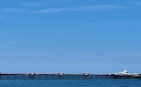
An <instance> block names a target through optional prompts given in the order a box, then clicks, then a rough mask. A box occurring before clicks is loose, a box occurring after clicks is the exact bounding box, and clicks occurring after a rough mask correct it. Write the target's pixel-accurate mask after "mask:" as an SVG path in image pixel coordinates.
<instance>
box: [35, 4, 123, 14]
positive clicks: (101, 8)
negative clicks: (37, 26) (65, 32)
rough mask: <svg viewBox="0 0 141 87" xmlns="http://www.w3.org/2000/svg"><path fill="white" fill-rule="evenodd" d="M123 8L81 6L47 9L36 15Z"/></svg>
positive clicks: (120, 7)
mask: <svg viewBox="0 0 141 87" xmlns="http://www.w3.org/2000/svg"><path fill="white" fill-rule="evenodd" d="M123 8H124V7H122V6H115V5H98V6H81V7H76V8H48V9H44V10H39V11H37V13H57V12H70V11H71V12H74V11H75V12H77V11H104V10H115V9H116V10H119V9H120V10H121V9H123Z"/></svg>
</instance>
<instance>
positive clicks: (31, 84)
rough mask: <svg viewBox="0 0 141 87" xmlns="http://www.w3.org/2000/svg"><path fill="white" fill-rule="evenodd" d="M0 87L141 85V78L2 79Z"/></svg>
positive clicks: (135, 86) (109, 86)
mask: <svg viewBox="0 0 141 87" xmlns="http://www.w3.org/2000/svg"><path fill="white" fill-rule="evenodd" d="M0 87H141V80H140V79H94V80H0Z"/></svg>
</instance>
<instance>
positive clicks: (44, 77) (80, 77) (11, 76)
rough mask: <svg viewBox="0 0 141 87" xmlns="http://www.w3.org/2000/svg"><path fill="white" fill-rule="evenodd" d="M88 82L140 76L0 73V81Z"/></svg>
mask: <svg viewBox="0 0 141 87" xmlns="http://www.w3.org/2000/svg"><path fill="white" fill-rule="evenodd" d="M63 79H67V80H90V79H141V74H138V73H133V74H132V75H131V74H129V73H128V71H127V70H125V71H123V72H119V73H107V74H89V73H81V74H65V73H57V74H37V73H26V74H6V73H0V80H63Z"/></svg>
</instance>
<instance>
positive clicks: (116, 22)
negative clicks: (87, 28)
mask: <svg viewBox="0 0 141 87" xmlns="http://www.w3.org/2000/svg"><path fill="white" fill-rule="evenodd" d="M140 22H141V21H111V22H90V23H84V24H81V25H95V24H126V23H140Z"/></svg>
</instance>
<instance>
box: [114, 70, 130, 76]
mask: <svg viewBox="0 0 141 87" xmlns="http://www.w3.org/2000/svg"><path fill="white" fill-rule="evenodd" d="M114 75H130V73H128V71H127V70H126V69H125V70H124V71H123V72H119V73H114Z"/></svg>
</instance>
